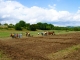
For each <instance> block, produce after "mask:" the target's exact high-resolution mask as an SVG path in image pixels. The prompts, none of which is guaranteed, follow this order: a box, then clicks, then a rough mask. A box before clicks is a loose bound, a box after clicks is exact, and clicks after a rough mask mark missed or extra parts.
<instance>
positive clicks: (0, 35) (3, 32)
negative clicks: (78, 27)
mask: <svg viewBox="0 0 80 60" xmlns="http://www.w3.org/2000/svg"><path fill="white" fill-rule="evenodd" d="M44 31H55V34H66V33H72V32H74V31H68V32H67V31H65V30H37V31H27V30H24V31H15V30H4V29H3V30H0V38H7V37H10V34H11V33H22V34H23V36H25V33H26V32H29V33H30V34H31V35H33V36H38V33H41V32H44Z"/></svg>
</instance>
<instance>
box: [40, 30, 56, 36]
mask: <svg viewBox="0 0 80 60" xmlns="http://www.w3.org/2000/svg"><path fill="white" fill-rule="evenodd" d="M41 35H42V36H47V35H55V32H54V31H51V32H48V31H47V32H41Z"/></svg>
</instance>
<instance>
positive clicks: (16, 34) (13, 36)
mask: <svg viewBox="0 0 80 60" xmlns="http://www.w3.org/2000/svg"><path fill="white" fill-rule="evenodd" d="M10 36H11V37H12V38H22V34H21V33H19V34H18V33H11V35H10Z"/></svg>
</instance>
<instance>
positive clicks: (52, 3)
mask: <svg viewBox="0 0 80 60" xmlns="http://www.w3.org/2000/svg"><path fill="white" fill-rule="evenodd" d="M20 20H24V21H25V22H26V23H30V24H36V23H38V22H42V23H49V24H53V25H54V26H80V0H0V23H2V24H4V23H8V24H16V23H18V22H19V21H20Z"/></svg>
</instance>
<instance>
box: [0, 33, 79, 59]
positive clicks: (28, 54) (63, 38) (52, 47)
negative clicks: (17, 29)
mask: <svg viewBox="0 0 80 60" xmlns="http://www.w3.org/2000/svg"><path fill="white" fill-rule="evenodd" d="M78 44H80V33H70V34H64V35H55V36H45V37H28V38H21V39H9V40H6V41H2V40H1V41H0V50H3V51H4V53H5V54H8V56H9V57H11V58H12V60H80V58H79V56H80V49H78V50H77V52H74V53H71V54H68V55H67V56H66V57H63V58H56V59H54V58H53V59H51V58H49V55H50V54H52V53H57V52H59V51H61V50H64V49H66V48H69V47H72V46H74V45H78Z"/></svg>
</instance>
